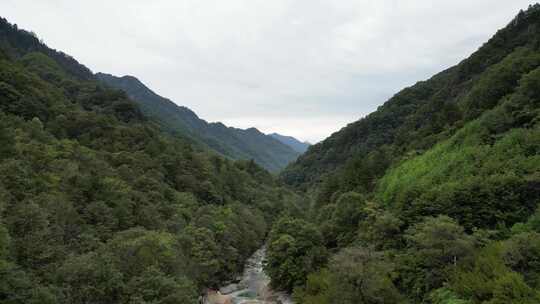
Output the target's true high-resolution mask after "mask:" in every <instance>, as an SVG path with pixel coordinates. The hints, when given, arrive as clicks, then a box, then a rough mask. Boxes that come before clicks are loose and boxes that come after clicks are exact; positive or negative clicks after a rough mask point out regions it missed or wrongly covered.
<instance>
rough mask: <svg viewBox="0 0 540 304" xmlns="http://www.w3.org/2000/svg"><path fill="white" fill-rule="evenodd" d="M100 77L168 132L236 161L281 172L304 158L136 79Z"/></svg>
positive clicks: (278, 142) (272, 141) (288, 148)
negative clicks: (209, 119) (207, 117)
mask: <svg viewBox="0 0 540 304" xmlns="http://www.w3.org/2000/svg"><path fill="white" fill-rule="evenodd" d="M96 76H97V78H98V79H99V80H100V81H102V82H103V83H105V84H107V85H109V86H111V87H113V88H118V89H121V90H124V91H125V92H126V93H127V94H128V96H129V97H130V98H132V99H133V100H134V101H135V102H136V103H138V104H139V105H140V107H141V110H142V112H143V113H144V114H146V115H147V116H149V117H151V118H153V119H154V120H155V121H156V122H157V123H158V124H160V125H161V126H162V127H163V128H164V129H165V130H167V131H169V132H172V133H175V134H181V135H185V136H189V137H190V138H192V139H193V140H195V141H198V142H200V143H202V144H204V145H206V146H207V147H210V148H211V149H213V150H215V151H217V152H219V153H220V154H222V155H225V156H227V157H230V158H232V159H248V160H249V159H253V160H255V162H256V163H258V164H259V165H261V166H263V167H264V168H266V169H268V170H270V171H273V172H277V171H279V170H281V169H283V168H284V167H285V166H286V165H287V164H289V163H290V162H292V161H294V160H296V158H297V157H298V155H300V153H299V152H297V151H296V150H294V149H292V148H291V147H289V146H288V145H286V144H283V143H281V142H280V141H278V140H275V139H274V138H273V137H271V136H267V135H265V134H263V133H261V132H259V131H258V130H257V129H255V128H250V129H247V130H241V129H236V128H231V127H227V126H225V125H223V124H222V123H208V122H206V121H204V120H202V119H200V118H199V117H198V116H197V114H195V113H194V112H193V111H191V110H190V109H188V108H186V107H181V106H178V105H176V104H175V103H173V102H172V101H170V100H169V99H166V98H163V97H161V96H159V95H157V94H156V93H154V92H153V91H152V90H150V89H149V88H148V87H146V86H145V85H144V84H143V83H142V82H140V81H139V80H138V79H137V78H135V77H132V76H124V77H116V76H113V75H109V74H103V73H98V74H96Z"/></svg>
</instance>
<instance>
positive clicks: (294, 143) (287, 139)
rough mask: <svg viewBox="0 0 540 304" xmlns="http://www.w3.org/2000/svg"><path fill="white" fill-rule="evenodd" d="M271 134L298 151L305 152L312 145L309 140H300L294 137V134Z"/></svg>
mask: <svg viewBox="0 0 540 304" xmlns="http://www.w3.org/2000/svg"><path fill="white" fill-rule="evenodd" d="M269 135H270V136H272V137H273V138H275V139H277V140H279V141H280V142H282V143H284V144H286V145H287V146H289V147H291V148H293V149H294V151H296V152H298V153H305V152H306V151H307V150H308V148H309V146H311V144H310V143H308V142H301V141H299V140H298V139H296V138H294V137H292V136H286V135H281V134H278V133H272V134H269Z"/></svg>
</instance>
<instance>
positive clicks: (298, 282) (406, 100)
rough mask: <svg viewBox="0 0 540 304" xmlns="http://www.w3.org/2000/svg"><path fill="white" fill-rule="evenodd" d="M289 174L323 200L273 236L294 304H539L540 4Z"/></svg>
mask: <svg viewBox="0 0 540 304" xmlns="http://www.w3.org/2000/svg"><path fill="white" fill-rule="evenodd" d="M281 177H282V179H283V180H284V181H285V182H287V183H289V184H290V185H292V186H294V187H297V188H298V189H300V190H303V191H306V193H309V195H310V196H312V197H313V198H314V201H313V202H312V205H311V208H308V210H306V211H305V212H304V213H303V214H301V215H293V216H285V217H282V218H280V219H279V220H278V221H277V222H276V223H275V224H274V226H273V228H272V230H271V232H270V234H269V237H268V241H267V243H268V244H269V245H268V248H267V254H268V256H267V262H266V263H267V264H266V265H267V273H268V274H269V276H270V277H271V280H272V285H273V286H274V287H276V288H280V289H283V290H287V291H290V292H293V293H294V295H295V300H296V301H297V302H298V303H318V304H331V303H343V304H354V303H434V304H451V303H463V304H466V303H467V304H494V303H501V304H502V303H540V263H538V261H539V257H540V4H535V5H532V6H530V7H529V9H528V10H526V11H521V12H519V14H518V15H517V16H516V17H515V18H514V19H513V20H512V21H511V22H510V23H509V24H508V25H507V26H506V27H504V28H503V29H501V30H499V31H498V32H497V33H496V34H495V35H494V36H493V37H492V38H491V39H490V40H489V41H488V42H487V43H485V44H484V45H482V46H481V47H480V48H479V49H478V50H477V51H476V52H474V53H473V54H472V55H471V56H470V57H468V58H467V59H465V60H463V61H461V62H460V63H459V64H457V65H456V66H454V67H451V68H449V69H447V70H445V71H442V72H440V73H439V74H437V75H435V76H433V77H432V78H430V79H428V80H426V81H421V82H418V83H417V84H415V85H413V86H411V87H409V88H405V89H404V90H402V91H400V92H398V93H397V94H396V95H394V96H393V97H392V98H390V99H389V100H388V101H387V102H386V103H385V104H383V105H382V106H380V107H379V108H378V109H377V110H376V111H375V112H373V113H371V114H370V115H368V116H366V117H365V118H363V119H361V120H359V121H356V122H353V123H351V124H349V125H348V126H346V127H345V128H343V129H341V130H339V131H337V132H336V133H334V134H333V135H331V136H330V137H329V138H327V139H326V140H324V141H323V142H321V143H319V144H316V145H314V146H312V147H310V149H309V150H308V151H307V152H306V153H305V154H303V155H301V156H300V157H299V159H298V160H297V161H296V162H294V163H292V164H291V165H289V166H288V167H287V168H286V170H284V171H283V173H282V175H281ZM299 265H300V266H299Z"/></svg>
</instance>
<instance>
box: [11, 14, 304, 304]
mask: <svg viewBox="0 0 540 304" xmlns="http://www.w3.org/2000/svg"><path fill="white" fill-rule="evenodd" d="M300 203H301V200H300V198H299V197H298V196H297V195H296V194H294V193H293V192H291V191H290V190H287V189H286V188H285V187H283V186H282V184H281V183H280V182H279V181H277V180H276V179H275V178H274V177H273V176H271V175H270V173H268V172H267V171H265V170H264V169H261V168H260V167H259V166H258V165H256V164H255V163H254V162H253V161H231V160H228V159H225V158H223V157H220V156H218V155H216V154H215V153H211V152H208V151H205V150H201V149H197V148H194V147H193V146H192V145H191V144H190V143H189V142H187V141H185V140H182V139H179V138H173V137H171V136H168V135H167V134H166V133H163V132H162V131H161V130H160V129H159V128H158V127H157V126H156V125H155V124H154V123H152V122H150V121H148V120H147V118H146V117H145V116H144V115H143V114H142V113H141V111H140V109H139V107H138V106H137V105H136V104H135V103H134V102H133V101H131V100H130V99H129V98H128V97H127V95H126V94H125V93H124V92H122V91H119V90H114V89H109V88H106V87H104V86H103V85H101V84H100V83H98V82H97V81H96V80H95V79H94V76H93V74H92V73H91V72H90V71H89V70H88V69H87V68H86V67H84V66H82V65H81V64H79V63H78V62H77V61H75V60H74V59H73V58H71V57H69V56H67V55H65V54H63V53H60V52H57V51H54V50H52V49H50V48H48V47H47V46H46V45H45V44H43V43H42V42H40V41H39V40H38V39H37V38H36V36H35V35H34V34H32V33H30V32H27V31H23V30H20V29H18V28H17V26H16V25H12V24H10V23H8V22H7V20H5V19H1V20H0V302H2V303H14V304H15V303H196V301H197V298H198V295H199V294H200V292H201V291H202V290H203V289H204V288H206V287H214V286H217V285H218V284H219V283H221V282H222V281H224V280H228V279H230V278H231V277H233V276H234V275H235V274H237V273H239V271H241V269H242V265H243V263H244V261H245V259H246V258H247V257H248V256H249V255H250V254H251V253H252V252H253V251H254V250H255V249H257V248H258V247H260V246H261V244H262V242H263V239H264V237H265V235H266V233H267V229H268V227H269V225H271V223H272V221H273V218H274V217H275V216H277V215H278V214H280V213H281V212H292V213H294V212H295V210H296V209H297V208H299V204H300Z"/></svg>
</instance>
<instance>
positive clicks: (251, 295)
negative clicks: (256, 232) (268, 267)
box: [205, 247, 293, 304]
mask: <svg viewBox="0 0 540 304" xmlns="http://www.w3.org/2000/svg"><path fill="white" fill-rule="evenodd" d="M265 257H266V249H265V248H264V247H263V248H261V249H259V250H257V251H256V252H255V253H254V254H253V255H252V256H251V257H250V258H249V259H248V260H247V262H246V265H245V267H244V273H243V275H242V277H241V278H240V280H239V282H238V283H235V284H230V285H228V286H224V287H222V288H220V295H217V296H215V297H211V296H209V297H208V299H207V300H206V301H205V303H207V304H215V303H216V304H217V303H233V304H280V303H281V304H292V303H293V302H292V300H291V298H290V296H288V295H287V294H285V293H281V292H275V291H272V290H271V289H270V286H269V284H270V278H269V277H268V276H267V275H266V273H265V272H264V270H263V261H264V259H265ZM213 299H216V300H214V301H213ZM217 299H220V300H217ZM224 300H230V302H227V301H224Z"/></svg>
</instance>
